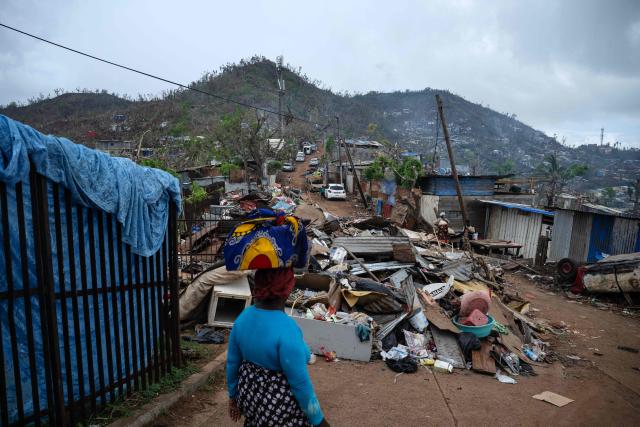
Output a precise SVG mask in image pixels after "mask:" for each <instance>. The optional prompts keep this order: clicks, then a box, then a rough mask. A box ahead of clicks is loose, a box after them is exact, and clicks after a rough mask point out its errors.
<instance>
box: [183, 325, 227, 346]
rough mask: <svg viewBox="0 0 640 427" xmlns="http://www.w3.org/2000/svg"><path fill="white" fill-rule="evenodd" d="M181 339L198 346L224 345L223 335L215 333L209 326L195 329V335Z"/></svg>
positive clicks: (218, 332) (184, 336)
mask: <svg viewBox="0 0 640 427" xmlns="http://www.w3.org/2000/svg"><path fill="white" fill-rule="evenodd" d="M182 339H183V340H185V341H193V342H197V343H200V344H223V343H224V335H223V334H222V332H220V331H216V330H215V329H214V328H213V327H211V326H204V327H202V328H199V329H197V328H196V334H195V335H194V336H191V335H183V336H182Z"/></svg>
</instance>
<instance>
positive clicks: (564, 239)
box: [549, 210, 573, 262]
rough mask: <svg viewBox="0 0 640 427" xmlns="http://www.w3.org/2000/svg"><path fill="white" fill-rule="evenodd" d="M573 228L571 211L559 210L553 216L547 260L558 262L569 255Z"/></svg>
mask: <svg viewBox="0 0 640 427" xmlns="http://www.w3.org/2000/svg"><path fill="white" fill-rule="evenodd" d="M572 229H573V211H564V210H559V211H556V212H555V216H554V217H553V232H552V234H551V247H550V248H549V261H552V262H558V261H560V260H561V259H562V258H566V257H568V256H569V247H570V246H571V230H572Z"/></svg>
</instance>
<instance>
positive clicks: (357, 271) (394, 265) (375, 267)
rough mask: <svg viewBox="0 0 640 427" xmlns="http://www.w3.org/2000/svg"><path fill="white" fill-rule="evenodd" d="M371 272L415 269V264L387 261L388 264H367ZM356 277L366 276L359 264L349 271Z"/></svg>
mask: <svg viewBox="0 0 640 427" xmlns="http://www.w3.org/2000/svg"><path fill="white" fill-rule="evenodd" d="M365 265H366V266H367V268H368V269H369V271H370V272H372V273H373V272H375V271H384V270H400V269H403V268H409V267H413V265H414V264H413V263H406V262H398V261H387V262H374V263H370V264H369V263H367V264H365ZM349 272H350V273H351V274H353V275H354V276H360V275H361V274H365V273H366V271H365V269H364V268H362V267H361V266H360V265H359V264H354V265H353V266H352V267H351V270H350V271H349Z"/></svg>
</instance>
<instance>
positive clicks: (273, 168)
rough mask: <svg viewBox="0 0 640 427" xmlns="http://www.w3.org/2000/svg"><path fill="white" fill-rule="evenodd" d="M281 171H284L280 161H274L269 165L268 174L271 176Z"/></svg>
mask: <svg viewBox="0 0 640 427" xmlns="http://www.w3.org/2000/svg"><path fill="white" fill-rule="evenodd" d="M280 169H282V162H281V161H279V160H272V161H270V162H269V163H267V173H268V174H269V175H274V174H276V173H277V172H278V171H279V170H280Z"/></svg>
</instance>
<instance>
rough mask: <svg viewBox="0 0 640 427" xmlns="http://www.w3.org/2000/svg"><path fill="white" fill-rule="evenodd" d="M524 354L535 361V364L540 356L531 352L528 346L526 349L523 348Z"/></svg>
mask: <svg viewBox="0 0 640 427" xmlns="http://www.w3.org/2000/svg"><path fill="white" fill-rule="evenodd" d="M522 352H523V353H524V354H526V355H527V357H528V358H529V359H531V360H533V361H534V362H535V361H537V360H538V355H537V354H536V353H535V352H534V351H533V350H531V349H530V348H529V347H528V346H526V345H525V346H524V347H522Z"/></svg>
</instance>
